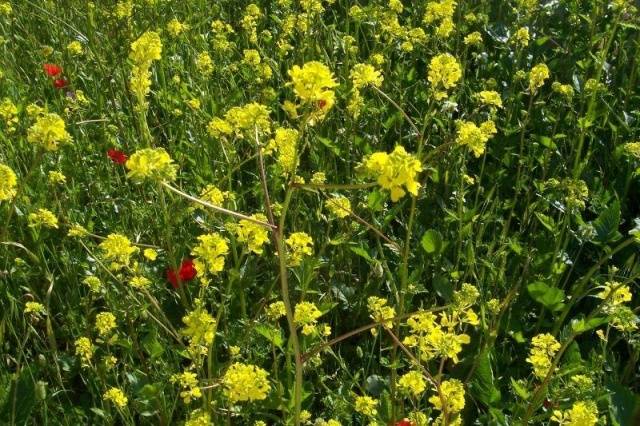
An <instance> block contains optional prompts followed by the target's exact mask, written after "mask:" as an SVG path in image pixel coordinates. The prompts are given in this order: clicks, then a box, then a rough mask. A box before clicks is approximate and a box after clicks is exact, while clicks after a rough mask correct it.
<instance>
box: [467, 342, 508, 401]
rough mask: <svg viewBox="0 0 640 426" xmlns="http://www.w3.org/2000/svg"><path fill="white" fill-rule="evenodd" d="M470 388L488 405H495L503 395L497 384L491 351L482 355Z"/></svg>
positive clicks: (473, 393)
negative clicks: (492, 366)
mask: <svg viewBox="0 0 640 426" xmlns="http://www.w3.org/2000/svg"><path fill="white" fill-rule="evenodd" d="M470 390H471V394H472V395H473V396H474V397H475V398H476V399H478V400H479V401H480V402H482V403H483V404H484V405H486V406H491V405H495V404H496V403H497V402H499V401H500V399H501V397H502V396H501V395H500V391H499V390H498V388H496V385H495V381H494V376H493V370H492V368H491V357H490V353H484V354H482V355H480V358H479V360H478V367H477V368H476V370H475V371H474V373H473V378H472V379H471V384H470Z"/></svg>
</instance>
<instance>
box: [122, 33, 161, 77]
mask: <svg viewBox="0 0 640 426" xmlns="http://www.w3.org/2000/svg"><path fill="white" fill-rule="evenodd" d="M161 58H162V41H161V40H160V35H159V34H158V33H157V32H155V31H147V32H146V33H144V34H142V35H141V36H140V38H138V39H137V40H136V41H134V42H133V43H131V52H130V53H129V59H131V60H132V61H133V63H134V64H135V65H137V66H138V67H141V68H147V67H149V66H150V65H151V62H153V61H158V60H160V59H161Z"/></svg>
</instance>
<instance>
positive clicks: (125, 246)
mask: <svg viewBox="0 0 640 426" xmlns="http://www.w3.org/2000/svg"><path fill="white" fill-rule="evenodd" d="M98 247H99V248H100V250H101V251H102V257H103V258H104V260H106V261H110V262H112V268H113V269H121V268H122V267H124V266H127V265H129V261H130V258H131V255H133V254H135V253H137V252H138V251H139V249H138V248H137V247H135V246H133V245H132V244H131V241H129V239H128V238H127V237H125V236H124V235H122V234H109V235H108V236H107V238H105V240H104V241H102V242H101V243H100V244H99V245H98Z"/></svg>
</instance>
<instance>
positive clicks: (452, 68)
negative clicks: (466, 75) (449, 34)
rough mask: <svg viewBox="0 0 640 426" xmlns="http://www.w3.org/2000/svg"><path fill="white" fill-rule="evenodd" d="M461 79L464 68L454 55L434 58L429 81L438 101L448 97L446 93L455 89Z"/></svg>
mask: <svg viewBox="0 0 640 426" xmlns="http://www.w3.org/2000/svg"><path fill="white" fill-rule="evenodd" d="M461 78H462V68H460V64H459V63H458V61H457V60H456V58H455V57H454V56H453V55H451V54H449V53H442V54H440V55H437V56H435V57H433V58H432V59H431V62H429V70H428V73H427V79H428V80H429V82H430V83H431V85H432V87H433V89H434V90H435V91H436V92H435V97H436V99H442V98H444V97H446V96H447V93H446V91H447V90H449V89H451V88H453V87H455V86H456V84H457V83H458V81H460V79H461Z"/></svg>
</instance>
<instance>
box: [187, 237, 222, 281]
mask: <svg viewBox="0 0 640 426" xmlns="http://www.w3.org/2000/svg"><path fill="white" fill-rule="evenodd" d="M198 241H199V243H198V245H197V246H195V247H194V248H193V250H192V251H191V254H192V255H194V256H196V259H195V260H194V262H193V263H194V265H195V267H196V270H197V271H198V272H199V273H202V274H204V273H206V272H207V271H208V272H209V273H211V274H216V273H218V272H220V271H222V269H223V268H224V257H225V256H226V255H227V253H229V245H228V244H227V240H226V239H224V238H223V237H222V236H221V235H220V234H217V233H211V234H205V235H200V236H199V237H198Z"/></svg>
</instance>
